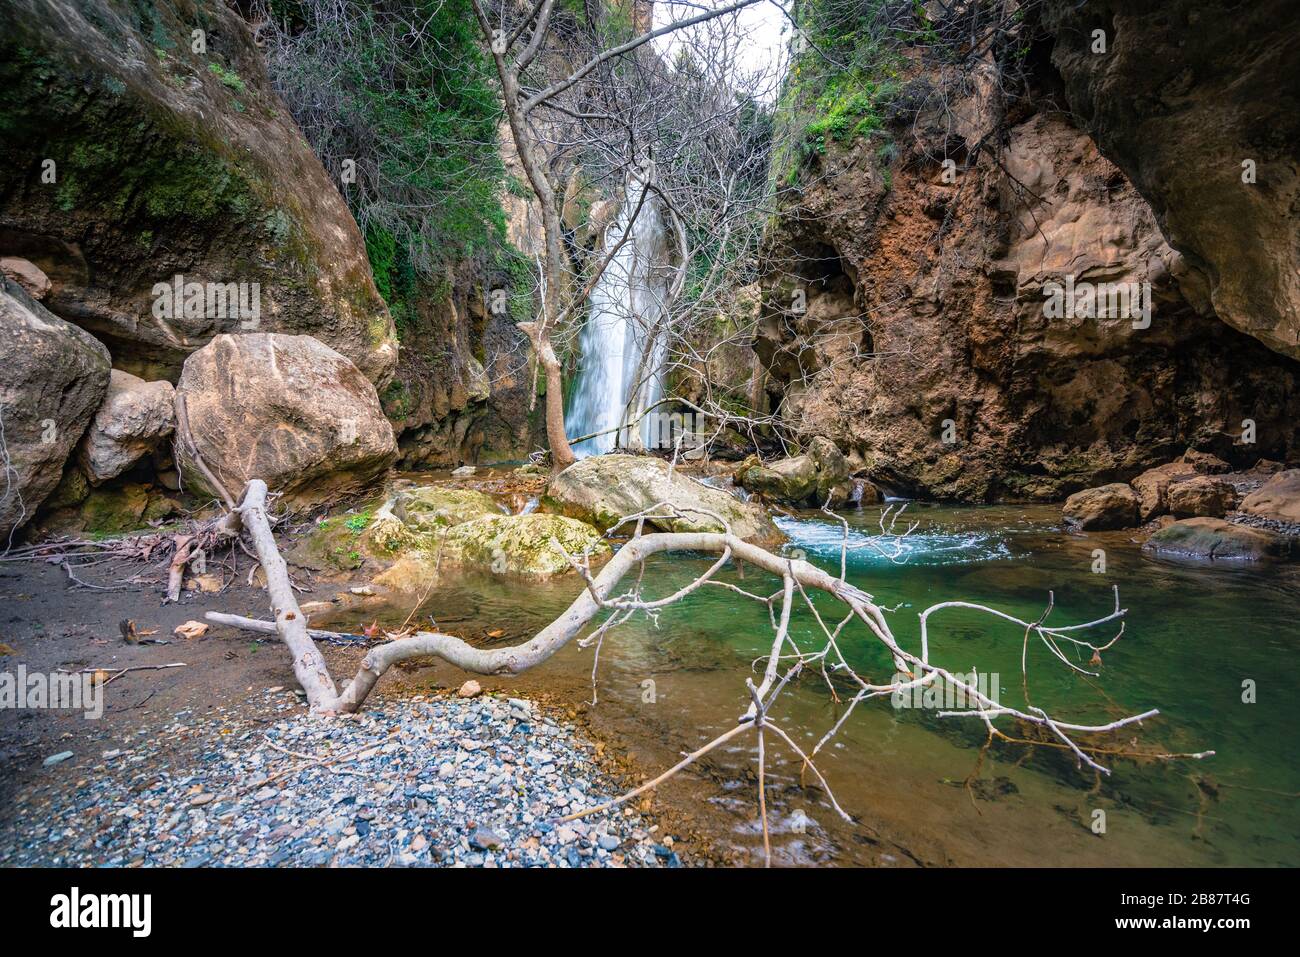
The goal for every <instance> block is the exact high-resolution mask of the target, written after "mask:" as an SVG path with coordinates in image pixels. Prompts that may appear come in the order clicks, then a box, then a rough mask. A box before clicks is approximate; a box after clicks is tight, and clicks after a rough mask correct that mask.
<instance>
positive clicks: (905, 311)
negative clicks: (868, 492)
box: [756, 30, 1300, 501]
mask: <svg viewBox="0 0 1300 957" xmlns="http://www.w3.org/2000/svg"><path fill="white" fill-rule="evenodd" d="M1201 32H1203V33H1204V32H1211V31H1205V30H1203V31H1201ZM1171 56H1172V53H1171ZM1044 59H1045V58H1044ZM1218 67H1219V69H1220V70H1222V71H1224V75H1223V76H1220V77H1217V78H1216V79H1214V80H1213V81H1208V80H1207V81H1204V82H1212V85H1213V84H1226V83H1227V82H1228V79H1227V77H1228V75H1230V74H1231V70H1232V69H1233V66H1232V64H1230V63H1220V64H1219V65H1218ZM931 89H932V88H931V86H930V83H929V78H927V77H925V76H924V75H921V76H917V75H915V74H914V75H913V76H912V77H911V78H910V80H909V81H908V83H907V84H906V85H905V87H904V89H903V91H902V93H901V94H900V96H899V98H898V102H897V103H896V105H895V113H894V115H893V117H892V123H891V122H887V123H886V126H885V129H884V130H883V131H882V132H880V133H876V134H875V135H873V136H870V137H859V138H857V139H856V140H854V141H851V142H844V143H841V142H835V141H830V142H828V143H827V144H826V148H825V150H824V152H821V153H817V152H814V153H813V155H812V156H811V158H810V159H809V160H807V161H806V162H804V163H803V164H802V165H801V167H800V168H799V169H798V172H797V176H796V177H795V180H794V184H795V185H794V188H793V189H791V190H789V191H787V192H786V193H785V194H784V198H783V201H782V209H781V212H780V215H779V216H778V218H777V222H776V225H775V228H774V229H773V230H772V231H771V234H770V237H769V240H770V241H769V263H770V269H769V274H768V278H767V280H766V282H765V283H764V305H763V309H764V312H763V316H764V319H763V331H762V334H761V335H760V338H759V341H758V343H757V345H756V350H757V351H758V353H759V356H760V359H761V360H762V362H763V363H764V365H765V367H766V368H767V371H768V388H769V391H770V392H771V394H772V398H773V400H774V401H779V402H783V403H784V406H783V407H784V409H785V411H786V412H787V413H788V414H789V415H790V416H791V417H792V418H793V419H794V420H795V421H796V422H797V423H799V427H800V429H801V430H802V431H803V432H805V433H807V434H812V433H821V434H826V435H829V436H830V437H831V438H833V439H834V440H835V441H836V442H837V443H838V444H839V445H840V446H841V447H842V448H843V449H845V450H846V451H847V452H849V453H850V456H851V459H852V460H853V461H854V462H855V464H857V465H858V466H859V467H860V468H862V469H864V470H865V472H866V474H868V475H869V476H870V477H871V478H873V479H874V480H876V481H877V482H879V483H881V484H882V485H884V486H885V487H886V488H889V489H892V490H896V491H899V492H903V493H908V494H920V495H926V496H933V497H939V498H954V499H961V500H968V501H987V500H993V499H1058V498H1063V497H1064V496H1065V495H1067V494H1069V493H1071V492H1073V491H1075V490H1077V489H1080V488H1083V487H1086V486H1090V485H1098V484H1101V483H1104V482H1107V481H1113V480H1115V479H1128V478H1131V477H1132V476H1134V475H1136V474H1137V473H1139V472H1141V471H1142V470H1143V469H1145V468H1148V467H1150V466H1153V465H1157V464H1160V463H1162V462H1166V461H1169V460H1170V459H1171V458H1173V457H1174V456H1176V455H1177V454H1179V453H1181V452H1182V451H1183V450H1184V449H1186V448H1187V447H1189V446H1192V447H1196V448H1199V449H1202V450H1205V451H1210V452H1214V453H1215V454H1218V455H1220V456H1221V457H1223V458H1225V459H1228V460H1229V461H1232V462H1234V463H1239V464H1243V465H1249V464H1253V462H1254V461H1255V460H1257V459H1259V458H1260V457H1269V458H1275V459H1286V458H1288V457H1294V456H1296V455H1297V454H1300V434H1298V433H1297V426H1296V423H1297V418H1296V416H1297V414H1300V364H1298V363H1297V362H1295V361H1294V360H1293V359H1292V358H1289V357H1287V356H1284V355H1280V354H1278V353H1277V352H1273V351H1270V349H1269V348H1267V347H1266V345H1265V344H1264V343H1265V342H1269V344H1272V342H1270V341H1269V339H1268V338H1267V337H1265V336H1263V335H1259V336H1258V337H1252V336H1251V335H1247V334H1246V333H1245V332H1241V331H1238V328H1243V329H1244V328H1246V327H1247V325H1248V323H1247V322H1245V321H1242V322H1240V323H1237V322H1234V321H1232V319H1231V316H1232V315H1234V314H1235V313H1234V311H1233V310H1234V309H1237V308H1238V307H1237V306H1229V305H1225V306H1224V307H1223V308H1224V310H1225V312H1228V314H1229V315H1228V317H1221V316H1219V315H1218V314H1217V312H1216V309H1215V308H1212V307H1210V306H1208V305H1207V300H1210V299H1212V300H1214V302H1215V303H1217V302H1218V301H1219V300H1223V302H1225V303H1230V302H1240V303H1242V305H1241V306H1240V308H1241V309H1243V310H1244V309H1247V307H1246V306H1245V305H1244V302H1245V300H1239V299H1235V298H1234V297H1233V295H1232V294H1231V293H1230V291H1229V288H1230V287H1231V286H1233V285H1240V286H1243V287H1244V286H1246V285H1250V284H1251V283H1255V284H1256V285H1257V286H1259V287H1260V288H1261V289H1262V290H1263V291H1262V292H1259V293H1258V295H1259V296H1262V297H1263V298H1265V299H1267V300H1268V301H1269V302H1272V303H1274V305H1275V306H1276V305H1277V304H1282V305H1283V306H1285V305H1286V304H1287V303H1289V307H1288V308H1291V309H1294V308H1295V304H1296V302H1297V298H1296V296H1295V295H1294V294H1293V293H1292V292H1290V291H1289V287H1288V286H1287V283H1286V282H1285V281H1282V280H1280V279H1277V278H1276V277H1277V275H1278V273H1279V271H1281V270H1282V269H1283V268H1284V266H1285V262H1284V260H1285V255H1284V254H1282V253H1280V252H1278V251H1277V250H1274V251H1273V252H1271V253H1269V252H1259V253H1250V254H1247V253H1246V252H1242V251H1235V252H1229V251H1228V250H1227V249H1226V248H1225V249H1224V250H1223V256H1224V257H1225V258H1224V259H1223V260H1222V262H1223V263H1224V264H1225V267H1226V264H1227V262H1228V261H1229V259H1230V258H1231V257H1237V262H1238V264H1239V266H1240V268H1242V269H1243V270H1246V269H1254V268H1255V267H1253V266H1249V265H1248V264H1247V263H1246V260H1245V258H1244V257H1246V256H1247V255H1251V256H1272V257H1273V259H1274V262H1273V264H1272V266H1270V267H1268V268H1264V267H1260V268H1259V269H1258V270H1257V271H1256V272H1254V273H1252V274H1251V275H1250V276H1247V277H1244V278H1243V279H1241V280H1240V281H1238V280H1231V281H1228V280H1225V279H1222V278H1220V279H1218V280H1217V288H1218V290H1219V291H1218V292H1217V293H1215V292H1207V291H1206V290H1207V288H1209V289H1213V288H1215V286H1214V284H1213V283H1211V284H1210V286H1209V287H1207V285H1206V282H1205V277H1206V276H1207V275H1210V274H1213V273H1214V269H1213V268H1210V267H1206V268H1207V270H1208V272H1206V271H1200V270H1199V267H1197V268H1192V267H1191V266H1189V258H1190V256H1189V254H1188V253H1186V252H1183V253H1180V252H1178V251H1176V250H1175V249H1174V248H1172V247H1171V246H1170V245H1169V243H1168V242H1167V241H1166V238H1165V235H1164V233H1162V231H1161V222H1162V218H1163V219H1164V220H1168V219H1169V218H1170V217H1173V218H1177V215H1176V214H1174V213H1173V212H1170V211H1169V210H1168V209H1165V210H1164V212H1163V213H1162V215H1161V216H1158V215H1157V213H1156V212H1153V210H1152V207H1151V205H1150V203H1149V202H1148V200H1147V199H1146V198H1144V196H1143V195H1142V194H1141V193H1140V192H1139V190H1138V189H1137V188H1135V186H1134V184H1133V183H1132V182H1131V181H1130V179H1129V177H1128V176H1127V175H1125V171H1124V170H1123V169H1121V168H1120V167H1119V166H1117V165H1115V164H1114V163H1112V162H1111V161H1110V160H1109V159H1108V158H1107V157H1106V156H1104V155H1103V154H1102V153H1101V152H1100V151H1099V149H1098V146H1097V143H1096V142H1095V141H1094V140H1093V138H1092V137H1091V136H1090V135H1089V133H1088V132H1087V131H1086V130H1084V129H1082V128H1080V126H1078V125H1076V121H1075V120H1074V119H1073V118H1072V117H1071V115H1070V114H1069V113H1068V111H1067V110H1066V108H1065V107H1066V101H1065V99H1064V98H1063V97H1062V96H1061V92H1062V91H1061V88H1060V86H1059V85H1058V81H1057V80H1056V78H1055V77H1054V75H1052V73H1051V70H1050V68H1047V67H1046V64H1044V71H1043V76H1042V77H1040V80H1039V88H1038V89H1037V90H1036V91H1035V92H1034V95H1032V96H1031V97H1029V98H1028V100H1027V101H1025V102H1022V103H1020V104H1019V105H1017V106H1016V107H1015V108H1014V112H1012V113H1011V114H1002V113H999V112H997V111H990V110H987V109H986V108H985V106H984V105H985V104H986V103H987V99H982V98H981V96H980V93H981V79H980V78H979V77H978V76H975V77H972V78H971V81H970V82H969V83H967V84H966V85H965V86H964V87H963V88H962V91H961V95H959V96H957V97H956V98H955V99H953V100H951V101H949V102H948V103H947V104H945V105H946V106H947V107H949V109H948V110H945V111H943V112H941V111H940V110H938V109H935V108H934V107H933V104H934V103H935V102H937V101H939V99H940V98H936V97H930V96H928V93H929V91H930V90H931ZM916 103H921V104H927V103H928V104H931V105H929V106H921V107H919V108H914V107H912V106H911V105H910V104H916ZM1103 142H1104V140H1103ZM989 143H994V144H996V147H992V148H989V147H987V144H989ZM977 144H984V146H985V147H986V148H979V147H978V146H977ZM1135 149H1136V150H1137V151H1138V155H1139V156H1143V155H1145V154H1143V153H1142V152H1141V144H1137V146H1135ZM1261 155H1262V154H1261ZM1291 155H1295V154H1294V153H1292V154H1291ZM944 157H949V158H953V159H954V164H953V166H952V167H951V168H949V169H948V170H945V167H944V166H943V164H942V160H943V158H944ZM1184 163H1185V164H1186V166H1187V169H1186V171H1185V177H1184V178H1187V177H1194V176H1195V175H1196V168H1197V167H1198V166H1199V163H1194V162H1193V161H1192V160H1191V158H1190V157H1185V158H1184ZM1239 171H1240V169H1239V167H1238V172H1239ZM1169 202H1170V203H1172V204H1174V205H1181V199H1180V196H1179V194H1178V193H1177V192H1175V193H1174V194H1173V195H1172V196H1171V197H1170V199H1169ZM1234 209H1235V211H1236V215H1238V216H1239V217H1240V218H1241V219H1243V220H1244V222H1242V223H1239V224H1237V225H1234V226H1232V227H1231V228H1233V229H1238V228H1241V229H1248V230H1249V229H1259V230H1261V231H1264V232H1266V233H1267V232H1269V231H1271V230H1272V229H1273V226H1272V225H1271V224H1274V223H1280V222H1281V221H1283V220H1286V219H1287V217H1288V216H1289V217H1290V223H1291V230H1292V239H1293V240H1294V233H1295V216H1296V211H1295V209H1294V208H1292V207H1291V206H1289V205H1283V206H1282V207H1280V208H1278V209H1276V210H1272V209H1270V211H1269V213H1268V214H1267V215H1261V216H1260V217H1257V218H1253V219H1252V216H1251V214H1250V207H1249V205H1248V204H1247V205H1245V206H1241V207H1234ZM1220 215H1226V210H1224V211H1222V212H1221V214H1220ZM1188 222H1189V223H1190V220H1188ZM1252 223H1253V225H1252ZM1185 228H1193V227H1190V226H1188V227H1185ZM1224 228H1225V229H1226V228H1229V227H1226V226H1225V227H1224ZM1178 235H1181V234H1175V238H1177V236H1178ZM1197 242H1198V243H1203V244H1205V246H1206V247H1207V249H1208V248H1214V249H1217V248H1218V247H1219V246H1220V245H1224V244H1226V245H1228V246H1231V245H1233V244H1232V243H1230V242H1228V240H1226V239H1225V238H1224V236H1223V234H1222V233H1220V234H1219V235H1218V236H1217V238H1216V236H1215V235H1214V234H1205V233H1203V232H1200V231H1197ZM1191 248H1192V247H1191V246H1190V245H1189V246H1188V249H1191ZM1292 251H1294V250H1293V248H1292ZM1206 255H1207V256H1208V255H1209V254H1208V253H1207V254H1206ZM1198 262H1200V263H1209V262H1211V259H1207V258H1204V257H1201V258H1200V259H1198ZM1294 274H1295V270H1294V265H1292V266H1291V277H1292V278H1294ZM1067 280H1069V281H1072V282H1074V283H1076V284H1077V286H1076V288H1079V289H1082V288H1086V287H1088V286H1090V285H1091V286H1094V287H1097V288H1099V289H1102V290H1103V291H1104V290H1107V289H1111V290H1118V289H1119V288H1120V285H1119V284H1122V285H1124V286H1127V285H1128V284H1137V286H1136V287H1135V290H1134V291H1135V292H1137V293H1138V295H1139V296H1141V295H1142V293H1143V290H1144V289H1149V292H1150V310H1149V323H1148V321H1147V319H1146V318H1145V317H1144V316H1143V315H1142V314H1141V312H1142V309H1141V307H1142V302H1141V300H1140V299H1139V300H1138V301H1137V302H1135V303H1134V304H1133V307H1134V308H1133V309H1132V310H1124V309H1121V310H1119V312H1120V315H1119V316H1118V317H1111V318H1099V317H1092V316H1089V315H1088V312H1087V309H1086V308H1076V309H1074V310H1069V309H1066V310H1063V311H1064V312H1065V313H1066V314H1064V315H1061V314H1059V313H1058V312H1055V311H1054V310H1053V309H1052V308H1050V306H1049V300H1050V299H1051V298H1053V297H1052V293H1053V292H1054V291H1055V290H1056V287H1055V286H1053V284H1054V283H1059V284H1062V285H1064V284H1065V283H1066V282H1067ZM1225 283H1226V285H1225ZM1143 284H1147V285H1146V286H1145V287H1144V285H1143ZM1075 305H1076V306H1078V305H1080V304H1079V302H1078V301H1077V300H1076V301H1075ZM1282 311H1284V310H1282ZM1251 315H1254V316H1256V317H1257V318H1258V317H1261V316H1264V315H1271V316H1274V317H1278V316H1280V311H1279V310H1278V309H1276V308H1275V309H1274V310H1273V312H1272V313H1264V312H1260V311H1253V312H1251ZM1224 318H1228V319H1229V321H1228V322H1225V321H1224ZM1265 321H1266V322H1267V324H1268V325H1269V327H1270V328H1281V327H1282V326H1283V325H1285V322H1284V321H1283V320H1281V319H1277V321H1275V319H1274V318H1270V319H1267V320H1265ZM1234 326H1235V327H1237V328H1234ZM1254 331H1255V332H1259V330H1258V329H1256V330H1254ZM1248 420H1249V421H1248ZM1249 422H1253V423H1254V431H1253V434H1251V433H1250V428H1249ZM1243 436H1244V438H1243Z"/></svg>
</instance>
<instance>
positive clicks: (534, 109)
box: [474, 0, 770, 470]
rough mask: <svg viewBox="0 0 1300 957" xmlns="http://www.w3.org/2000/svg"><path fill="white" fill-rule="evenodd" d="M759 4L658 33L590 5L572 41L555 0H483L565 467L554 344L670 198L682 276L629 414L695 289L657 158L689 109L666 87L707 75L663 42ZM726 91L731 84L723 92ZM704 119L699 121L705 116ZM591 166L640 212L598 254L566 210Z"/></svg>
mask: <svg viewBox="0 0 1300 957" xmlns="http://www.w3.org/2000/svg"><path fill="white" fill-rule="evenodd" d="M760 2H770V0H735V2H731V3H723V4H720V5H718V6H716V7H711V8H710V7H704V8H702V9H701V8H699V7H694V8H693V9H695V10H696V11H698V12H694V13H692V14H691V15H688V16H684V17H682V18H681V19H676V20H672V21H671V22H669V23H666V24H664V25H662V26H658V27H652V28H650V29H643V28H645V27H647V26H651V25H650V24H645V23H643V22H637V21H636V20H635V19H633V20H631V21H629V22H627V23H613V22H611V20H610V18H609V11H608V10H607V9H606V8H605V6H604V5H590V6H589V7H588V8H587V10H586V14H585V16H586V19H587V22H586V24H585V25H581V29H576V30H574V29H570V30H568V31H566V33H565V35H563V36H562V35H561V33H560V31H559V30H558V29H557V12H556V9H555V6H556V5H555V2H554V0H537V2H535V3H533V4H531V5H527V4H525V5H524V6H523V7H522V8H516V7H514V5H513V4H511V3H508V2H507V3H501V4H499V5H497V6H496V7H495V8H492V7H490V6H489V5H488V4H486V3H485V2H484V0H475V2H474V11H475V15H476V16H477V18H478V21H479V26H480V29H481V31H482V34H483V38H484V41H485V43H486V44H487V45H488V48H489V50H490V51H491V56H492V60H493V62H494V64H495V65H496V69H497V74H498V77H499V79H500V86H501V98H502V103H503V106H504V111H505V117H506V122H507V125H508V127H509V130H510V135H511V138H512V140H513V143H514V146H515V150H516V152H517V154H518V157H519V162H520V166H521V167H522V169H523V171H524V174H525V176H526V178H527V181H528V185H529V187H530V189H531V190H532V192H533V194H534V195H535V196H536V199H537V202H538V205H539V207H540V209H541V217H542V251H541V254H540V256H539V259H540V262H539V266H540V269H539V273H540V276H539V284H540V292H541V296H540V306H541V308H540V312H539V315H538V316H537V317H536V318H534V319H533V320H531V321H528V322H524V323H520V324H519V328H520V329H521V330H523V331H524V333H525V334H526V335H527V336H528V338H529V341H530V342H531V344H532V347H533V351H534V353H535V355H536V358H537V362H538V364H539V366H540V368H541V370H542V372H543V374H544V375H545V376H546V431H547V440H548V443H549V445H550V452H551V462H552V466H553V468H555V469H557V470H558V469H563V468H565V467H567V466H568V465H569V464H571V463H572V462H573V461H574V454H573V450H572V447H571V444H570V442H569V438H568V436H567V434H566V430H565V422H564V395H563V379H562V365H561V362H560V358H559V356H558V355H557V351H556V347H555V345H556V343H555V337H556V336H557V334H559V333H561V332H563V331H564V330H566V328H567V326H568V324H569V322H570V320H571V319H573V318H574V316H575V315H578V314H580V313H581V312H582V311H583V310H584V309H585V306H586V302H587V297H588V296H589V294H590V293H591V291H592V290H593V289H594V288H595V287H596V285H597V283H598V282H599V281H600V279H601V277H602V276H603V275H604V273H605V271H606V270H607V269H608V268H609V266H610V263H611V262H613V261H614V259H615V257H616V256H617V255H618V252H619V251H620V250H621V249H622V247H623V246H624V244H625V243H627V242H628V240H629V237H630V235H631V234H632V232H633V230H634V228H635V225H636V217H637V216H639V215H641V214H642V210H643V209H644V206H645V204H646V203H647V202H652V203H662V205H663V207H664V209H665V211H666V214H667V215H668V217H669V218H671V219H672V220H674V223H673V226H672V227H671V229H670V232H671V234H672V235H673V236H674V237H675V239H676V242H675V245H676V247H677V252H676V269H677V273H678V274H677V276H676V277H675V278H673V279H672V280H670V281H669V282H668V283H667V284H666V287H665V292H664V294H663V299H664V300H666V301H664V302H661V303H659V308H658V309H656V310H655V313H656V316H655V318H654V319H653V320H651V322H652V326H651V327H650V328H647V329H645V330H644V332H643V337H642V340H641V341H642V342H643V343H645V346H644V348H645V350H646V354H645V361H644V362H642V363H641V364H640V365H641V368H642V374H641V375H640V376H639V377H638V387H637V388H634V389H633V390H632V395H631V397H630V404H631V405H632V407H633V408H632V411H631V415H636V406H637V405H639V404H644V403H643V402H642V401H640V400H643V399H644V398H645V396H646V390H645V389H644V388H641V387H640V384H641V381H642V380H644V379H646V378H647V377H648V375H649V374H650V372H649V370H648V366H650V365H652V364H653V362H652V358H653V355H654V351H655V343H657V342H662V341H663V337H664V336H665V334H666V330H665V328H664V327H665V326H666V324H667V322H668V320H667V319H665V318H663V317H664V316H665V315H666V314H667V312H668V310H669V309H670V308H671V301H672V300H675V299H676V298H677V297H678V296H680V295H681V293H682V290H683V289H684V288H685V285H686V275H687V269H688V263H690V261H691V250H690V249H689V248H687V229H686V225H685V223H684V222H683V216H684V210H683V209H682V207H681V204H680V202H679V201H678V200H676V199H675V197H674V192H675V190H674V189H673V188H666V187H665V185H664V172H665V169H666V167H665V165H664V158H663V156H662V155H656V150H658V149H659V148H660V147H662V146H663V145H664V144H665V143H667V140H666V138H665V137H664V135H663V133H664V127H665V118H666V117H668V116H669V115H670V113H671V111H670V110H666V109H665V107H666V106H667V105H668V103H669V102H670V101H671V102H672V103H675V104H677V105H679V106H680V105H681V104H682V103H684V102H685V100H684V99H683V97H682V96H680V95H679V96H676V97H667V98H665V96H664V94H665V92H666V91H668V90H674V89H675V90H678V91H680V90H682V89H683V88H684V86H685V85H687V84H695V85H696V87H697V88H698V86H699V84H698V77H699V75H700V74H699V72H698V70H699V67H698V65H696V66H695V67H694V69H695V71H696V72H692V70H680V69H674V66H673V64H671V63H666V62H665V61H664V59H663V58H662V57H661V56H660V53H659V51H658V50H657V49H656V47H655V45H654V44H655V41H662V40H664V39H665V38H669V37H673V36H688V35H689V33H690V31H691V30H692V29H693V28H698V27H701V26H703V25H705V24H709V23H713V22H716V21H720V20H723V19H725V18H727V17H731V16H733V15H734V14H736V13H737V12H738V11H740V10H742V9H744V8H746V7H749V6H752V5H754V4H756V3H760ZM570 26H572V24H570ZM706 75H707V74H706ZM718 89H719V90H724V89H726V88H725V87H724V86H721V85H719V86H718ZM647 95H649V98H647ZM713 99H714V100H717V101H718V103H719V105H721V106H722V109H721V111H720V112H721V113H723V114H725V113H727V112H728V111H730V110H731V109H732V106H731V105H730V104H729V103H726V102H725V97H724V98H723V99H721V100H719V99H718V98H717V97H714V98H713ZM694 115H695V117H696V120H697V122H698V121H699V118H700V114H699V111H698V110H697V111H695V114H694ZM676 119H677V120H678V122H677V123H676V128H677V130H678V132H680V133H683V134H689V133H690V132H691V131H690V130H689V129H686V128H684V127H683V124H682V123H681V122H680V121H681V120H682V119H683V117H680V116H678V117H676ZM708 125H712V126H715V127H716V126H717V125H718V124H717V122H716V113H715V122H713V123H712V124H708ZM699 132H700V130H698V129H697V130H696V133H697V134H698V133H699ZM718 159H721V157H719V158H718ZM584 160H586V161H589V162H591V163H592V165H593V167H594V169H593V170H588V171H587V172H588V173H591V172H595V173H596V175H597V176H600V175H605V176H607V177H608V179H607V184H608V183H612V182H615V181H619V182H618V187H617V188H615V189H612V190H611V192H614V193H615V194H616V195H620V196H624V197H627V199H626V202H628V203H629V205H631V206H633V210H632V213H631V215H625V216H623V217H622V219H621V223H620V225H621V235H619V236H618V237H617V238H616V239H614V240H613V241H612V242H606V244H605V248H604V250H602V251H601V252H600V253H599V254H597V255H593V256H583V255H582V253H581V252H580V251H579V250H576V249H573V248H571V247H572V244H571V243H570V241H569V239H568V237H567V235H566V231H565V227H564V223H563V221H562V215H561V214H562V206H563V202H564V199H565V188H564V187H565V183H566V180H567V178H568V175H569V174H571V173H572V172H573V170H574V168H575V166H576V165H578V164H580V163H582V162H583V161H584ZM629 186H630V187H632V188H631V189H629V188H628V187H629ZM638 397H640V399H638ZM621 400H622V397H619V401H621Z"/></svg>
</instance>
